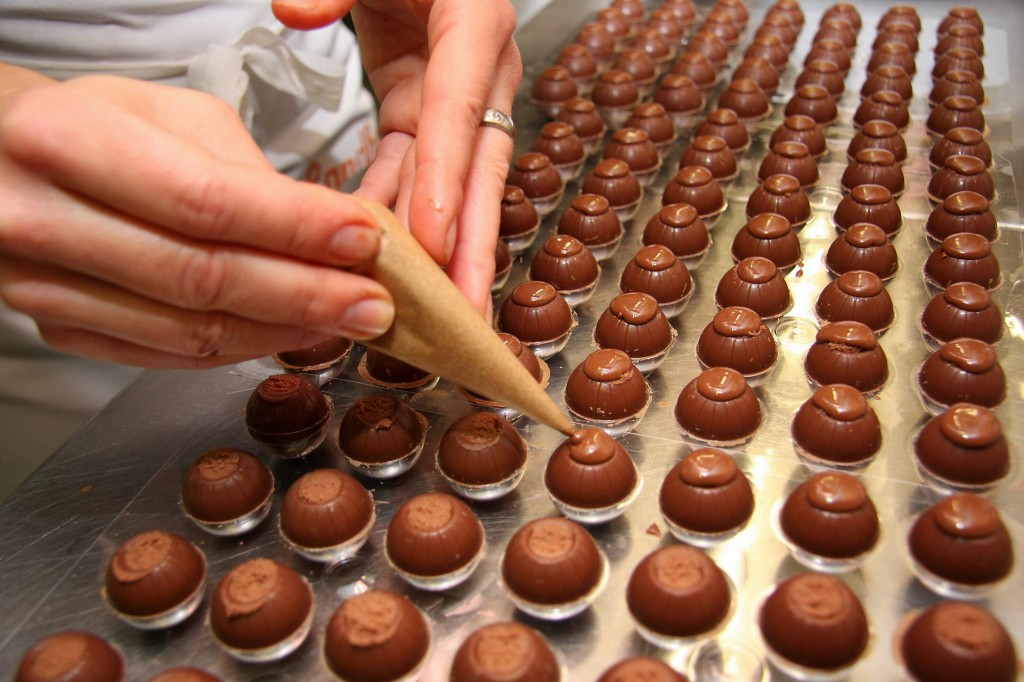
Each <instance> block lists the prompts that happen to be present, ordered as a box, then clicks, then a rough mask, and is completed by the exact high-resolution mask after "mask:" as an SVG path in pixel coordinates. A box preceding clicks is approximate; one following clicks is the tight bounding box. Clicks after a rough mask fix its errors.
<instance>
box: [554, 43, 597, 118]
mask: <svg viewBox="0 0 1024 682" xmlns="http://www.w3.org/2000/svg"><path fill="white" fill-rule="evenodd" d="M555 64H557V65H558V66H561V67H562V68H564V69H565V70H566V71H568V72H569V74H570V75H571V76H572V79H573V80H574V81H576V91H577V92H578V93H580V94H589V93H590V91H591V90H593V88H594V81H595V80H597V69H598V67H597V60H596V59H594V57H593V55H591V54H590V50H588V49H587V48H586V46H585V45H580V44H579V43H569V44H568V45H566V46H565V47H563V48H562V51H561V52H559V53H558V57H557V58H556V59H555ZM562 106H563V107H564V106H565V103H564V102H563V103H562Z"/></svg>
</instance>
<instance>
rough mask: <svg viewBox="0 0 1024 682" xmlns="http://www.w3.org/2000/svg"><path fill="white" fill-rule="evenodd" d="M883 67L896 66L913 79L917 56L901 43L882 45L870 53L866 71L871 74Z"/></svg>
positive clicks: (915, 71)
mask: <svg viewBox="0 0 1024 682" xmlns="http://www.w3.org/2000/svg"><path fill="white" fill-rule="evenodd" d="M883 66H898V67H900V68H901V69H903V70H904V71H906V72H907V74H908V75H910V77H911V78H913V77H914V74H916V73H917V55H915V54H914V51H913V50H911V49H910V48H909V47H907V46H906V45H904V44H903V43H900V42H887V43H882V44H881V45H879V46H878V47H876V48H875V49H874V50H872V51H871V57H870V58H869V59H868V64H867V67H866V69H867V72H868V73H871V72H872V71H876V70H878V69H880V68H882V67H883Z"/></svg>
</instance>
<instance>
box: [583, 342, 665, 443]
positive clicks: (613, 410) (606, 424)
mask: <svg viewBox="0 0 1024 682" xmlns="http://www.w3.org/2000/svg"><path fill="white" fill-rule="evenodd" d="M650 402H651V389H650V387H649V386H648V385H647V381H646V380H645V379H644V376H643V374H642V373H641V372H640V370H639V369H637V367H636V366H635V365H634V364H633V362H632V360H630V357H629V356H628V355H626V353H624V352H622V351H621V350H618V349H616V348H603V349H600V350H596V351H594V352H593V353H591V354H590V355H588V356H587V358H586V359H585V360H584V361H583V362H581V363H580V364H579V365H577V366H576V368H575V369H574V370H573V371H572V373H571V374H570V375H569V380H568V381H567V382H566V385H565V406H566V407H567V408H569V412H570V413H572V414H573V416H575V417H576V418H577V419H580V420H583V421H584V422H588V423H591V424H594V425H597V426H601V427H602V428H606V429H608V430H609V431H610V432H613V433H615V435H619V434H621V433H625V432H626V431H631V430H632V429H633V428H634V427H635V426H636V425H637V423H639V421H640V420H641V419H642V418H643V415H644V412H646V411H647V406H648V405H649V404H650Z"/></svg>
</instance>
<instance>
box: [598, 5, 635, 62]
mask: <svg viewBox="0 0 1024 682" xmlns="http://www.w3.org/2000/svg"><path fill="white" fill-rule="evenodd" d="M594 22H595V23H598V24H604V27H605V28H606V29H607V30H608V33H610V34H611V36H612V38H613V39H614V40H615V46H616V49H617V50H619V54H621V49H622V45H623V43H624V42H625V40H626V39H627V38H629V37H630V36H632V35H633V33H634V32H635V31H634V29H633V26H632V24H630V23H629V20H628V19H626V13H625V12H623V11H622V10H621V9H619V8H618V7H614V6H612V7H604V8H602V9H599V10H598V11H597V13H596V14H595V15H594Z"/></svg>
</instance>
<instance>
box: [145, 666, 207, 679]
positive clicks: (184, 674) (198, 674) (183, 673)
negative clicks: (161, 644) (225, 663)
mask: <svg viewBox="0 0 1024 682" xmlns="http://www.w3.org/2000/svg"><path fill="white" fill-rule="evenodd" d="M149 682H221V678H219V677H217V676H216V675H214V674H213V673H208V672H206V671H205V670H200V669H199V668H192V667H187V668H168V669H167V670H164V671H163V672H161V673H157V674H156V675H154V676H153V677H151V678H149Z"/></svg>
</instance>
